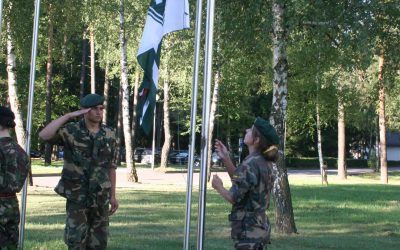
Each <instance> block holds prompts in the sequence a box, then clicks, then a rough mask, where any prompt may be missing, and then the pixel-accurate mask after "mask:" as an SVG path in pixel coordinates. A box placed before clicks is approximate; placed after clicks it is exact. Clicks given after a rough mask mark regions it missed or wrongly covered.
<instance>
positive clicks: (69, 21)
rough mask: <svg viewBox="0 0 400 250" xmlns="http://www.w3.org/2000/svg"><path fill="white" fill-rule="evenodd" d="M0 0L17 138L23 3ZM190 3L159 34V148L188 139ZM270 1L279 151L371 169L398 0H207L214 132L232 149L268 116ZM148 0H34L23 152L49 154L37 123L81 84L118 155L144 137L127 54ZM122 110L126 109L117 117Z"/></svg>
mask: <svg viewBox="0 0 400 250" xmlns="http://www.w3.org/2000/svg"><path fill="white" fill-rule="evenodd" d="M3 2H4V7H3V22H2V24H3V25H2V36H1V51H2V53H1V54H0V104H1V105H10V106H11V107H12V109H13V110H14V112H15V113H16V114H17V130H16V131H17V137H18V138H19V141H23V140H21V139H20V138H24V137H25V136H26V135H25V134H24V128H25V124H26V114H27V102H28V90H29V88H28V86H29V69H30V60H31V58H30V57H31V54H30V52H31V42H32V27H33V9H34V1H23V0H8V1H3ZM189 2H190V13H191V14H190V15H191V27H192V28H191V29H188V30H184V31H180V32H175V33H172V34H169V35H168V36H167V37H165V38H164V43H163V47H162V51H163V52H162V58H161V69H160V80H159V94H158V101H157V109H156V133H155V134H156V135H155V138H156V140H155V141H156V147H157V148H161V147H163V146H164V147H165V145H166V144H168V145H167V146H166V151H167V152H168V151H170V150H172V149H175V150H179V149H187V148H188V144H189V138H190V133H189V132H190V130H189V129H190V128H189V126H190V112H191V93H192V92H191V91H192V89H191V85H192V73H193V69H192V68H193V67H192V65H193V54H194V50H193V48H194V28H193V27H194V21H195V17H194V14H195V5H196V4H195V1H189ZM274 2H281V3H282V6H283V7H284V10H285V14H284V17H285V19H284V22H283V23H284V28H285V30H286V33H285V34H286V36H285V41H286V52H287V63H288V68H287V71H288V88H287V93H286V94H287V116H286V124H285V128H286V133H285V145H284V150H285V156H286V157H317V156H318V149H319V148H320V152H321V155H323V156H324V157H334V158H337V157H338V155H339V154H340V152H341V151H343V152H345V157H344V161H343V162H340V161H339V162H336V160H333V161H332V164H333V165H345V164H346V158H360V159H370V160H371V162H372V163H371V166H373V167H376V168H377V169H379V165H380V164H381V163H379V161H378V163H376V162H377V159H378V158H379V157H380V155H379V154H377V151H376V150H375V149H376V148H378V151H379V149H380V150H381V151H382V149H383V148H384V149H386V146H385V147H382V145H384V144H385V140H383V139H382V138H383V137H379V134H380V133H382V132H383V131H384V132H385V134H386V130H388V131H399V129H400V119H399V113H398V112H397V111H398V109H399V107H400V84H399V81H400V78H399V65H400V64H399V60H400V46H399V41H400V10H399V6H400V4H399V1H398V0H386V1H361V0H360V1H357V0H343V1H303V0H300V1H290V0H287V1H263V0H251V1H233V0H232V1H217V3H216V10H215V30H214V38H215V39H214V61H213V70H214V71H213V72H214V77H213V98H212V105H211V111H210V112H211V118H212V119H211V123H210V128H211V133H212V135H213V138H219V139H222V140H223V141H225V142H226V143H227V145H228V146H229V148H230V149H231V150H232V151H233V152H238V150H239V149H238V147H239V143H238V141H239V138H241V137H242V136H243V130H244V129H245V128H246V127H248V126H249V125H251V123H252V121H253V119H254V117H255V116H262V117H264V118H268V117H269V116H270V112H271V111H270V107H271V105H272V102H273V94H272V93H273V92H272V89H273V84H272V82H273V77H274V76H273V74H274V69H273V60H272V58H273V48H274V44H273V39H271V37H272V36H273V35H274V34H273V33H274V27H273V25H274V24H273V15H274V13H272V10H273V6H272V5H273V3H274ZM147 7H148V2H147V1H133V0H125V1H100V0H86V1H78V0H69V1H56V0H44V1H42V8H41V15H40V26H39V41H38V52H37V55H38V57H37V62H36V82H35V92H34V97H35V99H34V107H33V116H32V119H33V120H32V125H33V126H32V133H31V150H38V151H42V152H43V153H44V152H45V151H46V158H45V159H46V162H47V163H48V164H50V163H51V147H49V146H47V148H46V150H45V145H44V144H43V143H41V142H40V141H39V140H38V136H37V135H38V132H39V131H40V129H42V128H43V127H44V126H45V125H46V124H47V123H48V122H49V121H50V120H53V119H55V118H57V117H59V116H61V115H63V114H65V113H67V112H70V111H73V110H76V109H79V99H80V98H81V97H82V96H84V95H86V94H88V93H91V92H96V93H99V94H103V95H104V96H105V97H106V112H105V119H104V122H105V123H106V124H108V125H109V126H111V127H115V128H117V130H118V135H119V137H120V138H121V140H120V142H121V145H120V148H121V152H122V155H125V154H126V155H127V157H128V158H130V159H131V158H132V157H133V149H134V148H135V147H151V143H152V137H151V135H150V136H148V135H146V134H144V133H143V131H142V130H141V129H140V127H138V126H137V124H136V120H137V118H136V114H135V112H134V111H135V107H136V103H137V91H135V90H137V87H138V85H139V84H140V81H141V77H142V74H143V73H142V70H141V68H140V67H139V65H138V64H137V60H136V53H137V48H138V45H139V41H140V38H141V34H142V30H143V26H144V21H145V18H146V14H147ZM121 13H122V16H123V17H124V20H121ZM203 15H204V17H203V21H204V22H205V13H203ZM121 24H122V25H121ZM204 26H205V25H204V23H203V27H204ZM202 39H203V40H204V37H202ZM123 45H125V48H126V50H125V51H124V49H123V48H124V46H123ZM201 55H202V56H203V53H201ZM124 56H125V58H126V65H125V63H124V62H123V60H122V58H124ZM124 73H126V74H127V76H128V77H127V81H125V82H124V81H123V77H122V75H123V74H124ZM202 80H203V76H202V75H200V81H199V82H202ZM201 88H202V86H200V97H199V100H198V107H199V109H200V110H199V112H198V116H197V131H198V134H197V138H198V140H197V141H198V142H199V141H200V139H199V138H200V130H201V126H200V125H201V119H202V117H201V115H200V114H201V98H202V97H201V94H202V91H201ZM122 110H128V111H129V114H128V113H126V114H128V115H122ZM127 117H128V118H129V119H128V120H124V119H126V118H127ZM21 131H22V132H21ZM127 137H129V138H132V140H131V143H130V144H132V145H131V147H130V148H131V149H130V150H129V152H128V150H127V149H125V148H126V147H125V144H126V142H127V141H126V139H123V138H127ZM22 144H23V143H22ZM377 145H381V146H380V147H376V146H377ZM196 148H197V153H199V151H200V147H199V146H197V147H196ZM163 151H164V150H163ZM124 152H125V153H124ZM381 153H382V152H381ZM163 154H164V153H163ZM166 154H167V155H168V153H166ZM382 154H385V152H383V153H382ZM381 161H382V159H381ZM131 164H133V168H134V162H133V161H132V163H131ZM166 164H168V162H167V163H166Z"/></svg>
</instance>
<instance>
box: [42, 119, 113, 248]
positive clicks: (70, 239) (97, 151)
mask: <svg viewBox="0 0 400 250" xmlns="http://www.w3.org/2000/svg"><path fill="white" fill-rule="evenodd" d="M49 142H51V143H54V144H59V145H62V146H64V167H63V170H62V173H61V179H60V181H59V183H58V185H57V186H56V188H55V189H54V190H55V192H56V193H58V194H59V195H61V196H63V197H65V198H66V199H67V204H66V211H67V219H66V226H65V234H64V241H65V243H66V244H67V245H68V248H69V249H106V248H107V236H108V224H109V221H108V215H109V211H108V209H109V203H110V192H111V181H110V176H109V171H110V168H116V164H115V152H114V151H115V150H114V149H115V143H116V137H115V132H114V130H113V129H111V128H109V127H107V126H105V125H101V126H100V130H99V132H98V133H97V134H95V135H94V134H91V133H90V132H89V130H88V129H87V128H86V125H85V121H84V119H82V120H80V121H79V122H70V123H67V124H65V125H64V126H63V127H61V128H60V129H59V130H58V131H57V133H56V135H55V136H54V137H53V138H52V139H51V140H49Z"/></svg>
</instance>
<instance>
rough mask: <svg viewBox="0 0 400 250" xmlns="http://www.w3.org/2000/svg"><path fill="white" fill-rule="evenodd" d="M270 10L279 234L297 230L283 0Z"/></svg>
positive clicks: (273, 123)
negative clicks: (288, 149) (289, 161)
mask: <svg viewBox="0 0 400 250" xmlns="http://www.w3.org/2000/svg"><path fill="white" fill-rule="evenodd" d="M272 13H273V33H272V40H273V71H274V79H273V93H274V94H273V100H272V107H271V118H270V121H271V124H272V125H273V126H274V127H275V129H276V131H277V132H278V135H279V139H280V145H279V152H280V157H279V160H278V162H277V163H276V165H274V172H275V182H274V186H273V194H274V200H275V231H276V232H278V233H285V234H291V233H296V232H297V229H296V225H295V222H294V215H293V207H292V198H291V193H290V186H289V181H288V176H287V169H286V166H285V158H284V157H285V155H284V151H283V150H284V142H285V123H286V107H287V99H286V98H287V77H288V62H287V55H286V46H287V45H286V43H287V30H286V27H285V19H284V18H285V16H284V13H285V9H284V4H283V1H281V0H274V1H273V3H272Z"/></svg>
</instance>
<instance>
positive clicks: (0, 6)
mask: <svg viewBox="0 0 400 250" xmlns="http://www.w3.org/2000/svg"><path fill="white" fill-rule="evenodd" d="M2 27H3V0H0V41H1V32H2V29H1V28H2Z"/></svg>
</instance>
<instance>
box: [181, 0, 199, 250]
mask: <svg viewBox="0 0 400 250" xmlns="http://www.w3.org/2000/svg"><path fill="white" fill-rule="evenodd" d="M202 5H203V1H202V0H197V7H196V28H195V42H194V60H193V79H192V106H191V113H190V135H191V137H190V146H189V162H188V164H189V165H188V170H187V188H186V213H185V236H184V240H183V249H184V250H189V238H190V215H191V209H192V188H193V162H194V150H195V145H196V143H195V142H196V115H197V92H198V91H197V90H198V82H199V64H200V63H199V61H200V38H201V13H202Z"/></svg>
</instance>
